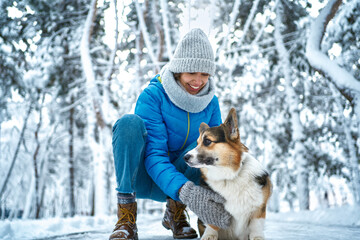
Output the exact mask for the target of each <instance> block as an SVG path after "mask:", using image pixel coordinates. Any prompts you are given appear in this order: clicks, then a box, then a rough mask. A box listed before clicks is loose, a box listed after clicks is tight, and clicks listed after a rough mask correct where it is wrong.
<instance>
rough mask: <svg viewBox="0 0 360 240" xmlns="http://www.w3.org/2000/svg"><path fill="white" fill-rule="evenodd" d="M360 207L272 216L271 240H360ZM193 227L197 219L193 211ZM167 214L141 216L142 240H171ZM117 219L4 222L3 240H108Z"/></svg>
mask: <svg viewBox="0 0 360 240" xmlns="http://www.w3.org/2000/svg"><path fill="white" fill-rule="evenodd" d="M359 213H360V206H358V207H356V206H343V207H338V208H327V209H319V210H315V211H303V212H286V213H272V212H269V213H268V214H267V215H268V218H267V220H266V229H265V237H266V239H267V240H285V239H286V240H323V239H324V240H325V239H326V240H342V239H346V240H348V239H351V240H360V214H359ZM189 215H190V219H191V220H190V221H191V226H193V227H195V226H196V221H197V217H196V216H195V215H194V213H192V212H191V211H189ZM162 216H163V214H162V213H161V212H155V213H154V214H143V213H141V214H138V220H137V224H138V229H139V239H140V240H171V239H173V238H172V234H171V231H169V230H166V229H165V228H164V227H163V226H162V225H161V220H162ZM116 220H117V219H116V215H115V214H114V215H113V216H103V217H90V216H75V217H73V218H48V219H40V220H32V219H28V220H20V219H17V220H13V221H9V220H3V221H0V239H1V240H18V239H22V240H53V239H54V240H74V239H79V240H80V239H82V240H90V239H102V240H105V239H108V238H109V235H110V234H111V232H112V229H113V227H114V224H115V222H116Z"/></svg>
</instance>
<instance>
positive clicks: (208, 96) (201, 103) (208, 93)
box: [160, 65, 215, 113]
mask: <svg viewBox="0 0 360 240" xmlns="http://www.w3.org/2000/svg"><path fill="white" fill-rule="evenodd" d="M160 77H161V80H162V85H163V87H164V89H165V92H166V93H167V95H168V96H169V98H170V100H171V101H172V102H173V103H174V104H175V105H176V106H177V107H179V108H181V109H183V110H185V111H187V112H190V113H198V112H201V111H202V110H204V109H205V108H206V107H207V106H208V105H209V103H210V102H211V100H212V99H213V97H214V94H215V88H214V84H213V81H212V79H211V77H210V78H209V81H208V82H207V83H206V85H205V86H204V87H203V89H201V90H200V92H199V93H198V94H196V95H192V94H190V93H188V92H187V91H186V90H185V88H184V87H183V86H182V85H181V84H180V83H178V81H176V80H175V78H174V74H173V73H172V72H171V71H170V70H169V69H168V68H167V65H165V66H164V67H163V68H162V69H161V72H160Z"/></svg>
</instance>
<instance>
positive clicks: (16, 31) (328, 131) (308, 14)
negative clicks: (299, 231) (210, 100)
mask: <svg viewBox="0 0 360 240" xmlns="http://www.w3.org/2000/svg"><path fill="white" fill-rule="evenodd" d="M0 4H1V6H0V79H1V88H0V95H1V100H0V111H1V113H0V136H1V142H0V143H1V145H0V148H1V153H0V199H1V204H0V209H1V211H0V218H1V219H4V218H10V219H11V218H17V217H21V218H44V217H67V216H74V215H104V214H106V215H107V214H115V210H116V192H115V173H114V168H113V159H112V146H111V128H112V124H114V123H115V121H116V120H117V119H118V118H119V117H121V116H122V115H123V114H125V113H128V112H131V111H132V110H133V107H134V103H135V102H136V99H137V97H138V95H139V94H140V92H141V91H142V89H143V88H144V87H146V85H147V84H148V82H149V80H150V79H151V78H152V77H153V76H154V75H155V74H156V73H158V72H159V69H160V68H161V67H162V66H163V65H164V64H166V63H167V62H168V60H169V59H171V57H172V54H173V51H174V49H175V47H176V44H177V42H178V41H179V39H181V37H182V35H183V34H185V33H186V32H187V31H188V30H189V29H191V28H194V27H201V28H202V29H203V30H204V32H205V33H207V34H208V35H209V38H210V40H211V42H212V44H213V48H214V50H215V56H216V64H217V73H216V76H214V80H215V82H216V85H217V95H218V97H219V101H220V105H221V109H222V114H223V115H224V116H226V114H227V112H228V110H229V109H230V108H231V107H235V108H236V109H237V113H238V115H239V124H240V134H241V138H242V141H243V142H244V143H245V144H246V145H247V146H248V147H249V148H250V149H251V152H252V153H253V155H255V156H256V157H257V158H258V159H259V160H260V161H261V162H263V163H264V164H265V166H266V167H267V169H268V170H269V172H270V174H271V178H272V181H273V183H274V189H273V196H272V198H271V204H270V206H269V210H270V211H274V212H278V211H288V210H307V209H310V210H313V209H316V208H327V207H332V206H342V205H347V204H350V205H355V204H360V181H359V179H360V177H359V163H360V162H359V159H360V127H359V126H360V74H359V73H360V1H359V0H344V1H339V0H330V1H323V0H309V1H305V0H296V1H295V0H253V1H244V0H232V1H230V0H199V1H194V0H186V1H183V0H180V1H165V0H160V1H157V0H143V1H140V0H136V1H130V0H91V1H86V0H74V1H73V0H53V1H47V0H17V1H8V0H0ZM144 206H145V205H144Z"/></svg>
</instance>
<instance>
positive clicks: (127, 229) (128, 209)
mask: <svg viewBox="0 0 360 240" xmlns="http://www.w3.org/2000/svg"><path fill="white" fill-rule="evenodd" d="M136 212H137V204H136V202H134V203H128V204H118V212H117V215H118V219H119V220H118V221H117V223H116V224H115V228H114V231H113V233H112V234H111V235H110V238H109V240H120V239H121V240H125V239H127V240H129V239H131V240H138V230H137V227H136Z"/></svg>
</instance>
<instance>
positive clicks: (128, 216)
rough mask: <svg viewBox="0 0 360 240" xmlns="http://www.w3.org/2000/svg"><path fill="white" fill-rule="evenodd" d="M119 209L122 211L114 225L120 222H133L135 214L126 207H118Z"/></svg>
mask: <svg viewBox="0 0 360 240" xmlns="http://www.w3.org/2000/svg"><path fill="white" fill-rule="evenodd" d="M120 211H121V212H122V214H123V215H122V216H121V218H119V220H118V221H117V223H116V225H118V224H120V223H128V222H130V223H132V224H135V222H136V219H135V215H134V214H133V213H132V212H130V211H129V210H128V209H126V208H120Z"/></svg>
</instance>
